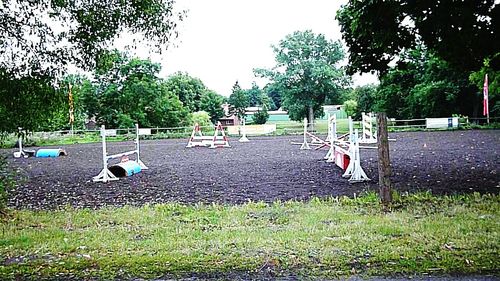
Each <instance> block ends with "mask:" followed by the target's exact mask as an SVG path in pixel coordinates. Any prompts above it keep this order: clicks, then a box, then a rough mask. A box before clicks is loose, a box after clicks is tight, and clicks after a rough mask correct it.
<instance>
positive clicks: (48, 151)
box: [35, 148, 66, 157]
mask: <svg viewBox="0 0 500 281" xmlns="http://www.w3.org/2000/svg"><path fill="white" fill-rule="evenodd" d="M63 155H66V151H64V150H63V149H60V148H41V149H39V150H37V151H36V155H35V157H59V156H63Z"/></svg>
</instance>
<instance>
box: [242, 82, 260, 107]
mask: <svg viewBox="0 0 500 281" xmlns="http://www.w3.org/2000/svg"><path fill="white" fill-rule="evenodd" d="M245 93H246V95H247V96H248V103H249V105H248V106H259V105H261V100H262V90H261V89H260V88H259V86H258V85H257V83H255V81H254V82H252V88H251V89H248V90H246V91H245Z"/></svg>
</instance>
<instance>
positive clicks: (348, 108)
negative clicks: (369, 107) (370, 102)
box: [344, 100, 358, 117]
mask: <svg viewBox="0 0 500 281" xmlns="http://www.w3.org/2000/svg"><path fill="white" fill-rule="evenodd" d="M344 111H345V112H346V113H347V116H352V117H354V115H355V114H356V112H357V111H358V103H357V102H356V101H355V100H347V101H345V102H344Z"/></svg>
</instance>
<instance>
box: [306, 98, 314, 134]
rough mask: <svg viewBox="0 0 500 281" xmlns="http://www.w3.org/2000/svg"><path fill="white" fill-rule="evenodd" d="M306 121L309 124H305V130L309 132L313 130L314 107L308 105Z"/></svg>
mask: <svg viewBox="0 0 500 281" xmlns="http://www.w3.org/2000/svg"><path fill="white" fill-rule="evenodd" d="M307 121H308V122H309V124H307V130H308V131H309V132H311V133H313V132H314V109H313V106H312V105H310V106H309V111H308V116H307Z"/></svg>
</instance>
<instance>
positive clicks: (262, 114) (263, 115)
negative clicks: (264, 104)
mask: <svg viewBox="0 0 500 281" xmlns="http://www.w3.org/2000/svg"><path fill="white" fill-rule="evenodd" d="M267 119H269V113H267V109H265V108H264V109H263V110H262V111H261V110H259V111H257V112H255V114H254V115H253V122H254V123H255V124H266V122H267Z"/></svg>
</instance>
